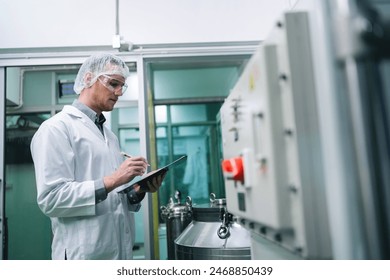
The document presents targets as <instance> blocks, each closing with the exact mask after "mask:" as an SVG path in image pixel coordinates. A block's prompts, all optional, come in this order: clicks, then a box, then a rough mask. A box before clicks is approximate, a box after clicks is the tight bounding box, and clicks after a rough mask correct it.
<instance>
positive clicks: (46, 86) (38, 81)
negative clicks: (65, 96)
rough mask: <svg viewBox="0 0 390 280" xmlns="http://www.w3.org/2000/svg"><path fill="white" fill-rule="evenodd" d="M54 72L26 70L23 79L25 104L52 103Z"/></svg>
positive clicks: (41, 104) (44, 104) (39, 104)
mask: <svg viewBox="0 0 390 280" xmlns="http://www.w3.org/2000/svg"><path fill="white" fill-rule="evenodd" d="M52 73H53V72H49V71H36V72H33V71H26V72H25V73H24V79H23V104H24V106H25V107H27V106H47V105H51V103H52V82H53V78H52V77H53V74H52Z"/></svg>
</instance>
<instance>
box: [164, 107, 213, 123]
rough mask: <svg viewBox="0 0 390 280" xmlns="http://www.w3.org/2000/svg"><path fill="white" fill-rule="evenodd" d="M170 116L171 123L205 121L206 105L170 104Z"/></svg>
mask: <svg viewBox="0 0 390 280" xmlns="http://www.w3.org/2000/svg"><path fill="white" fill-rule="evenodd" d="M171 118H172V123H184V122H199V121H206V120H207V113H206V105H203V104H201V105H172V106H171Z"/></svg>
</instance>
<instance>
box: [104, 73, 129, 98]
mask: <svg viewBox="0 0 390 280" xmlns="http://www.w3.org/2000/svg"><path fill="white" fill-rule="evenodd" d="M98 80H99V82H100V83H101V84H102V85H103V86H104V87H105V88H106V89H108V90H109V91H111V92H114V93H117V92H119V91H121V92H122V94H123V93H125V91H126V90H127V84H126V83H123V82H121V81H119V80H116V79H113V78H111V77H110V76H107V75H101V76H100V77H99V78H98Z"/></svg>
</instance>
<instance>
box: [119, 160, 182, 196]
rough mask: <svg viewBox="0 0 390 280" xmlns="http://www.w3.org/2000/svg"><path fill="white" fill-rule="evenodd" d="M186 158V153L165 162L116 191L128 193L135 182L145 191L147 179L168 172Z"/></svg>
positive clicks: (149, 179)
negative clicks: (163, 164)
mask: <svg viewBox="0 0 390 280" xmlns="http://www.w3.org/2000/svg"><path fill="white" fill-rule="evenodd" d="M186 159H187V155H185V156H182V157H180V158H178V159H176V160H174V161H172V162H171V163H169V164H167V165H165V166H163V167H161V168H159V169H156V170H154V171H151V172H149V173H147V174H145V175H144V176H139V177H136V178H135V179H133V180H132V181H131V182H130V184H128V185H126V186H124V187H121V188H120V189H119V188H118V190H117V192H118V193H128V192H129V191H130V190H132V189H133V186H134V185H135V184H138V185H140V187H141V190H143V191H145V192H146V191H147V190H148V182H149V181H151V180H153V178H155V177H157V176H160V175H161V174H164V173H165V172H168V171H169V169H170V168H172V167H175V166H176V165H178V164H180V163H182V162H183V161H184V160H186Z"/></svg>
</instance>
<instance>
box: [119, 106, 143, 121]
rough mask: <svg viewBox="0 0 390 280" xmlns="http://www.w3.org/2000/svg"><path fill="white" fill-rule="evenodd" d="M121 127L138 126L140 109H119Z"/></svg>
mask: <svg viewBox="0 0 390 280" xmlns="http://www.w3.org/2000/svg"><path fill="white" fill-rule="evenodd" d="M118 111H119V125H125V124H138V123H139V117H138V107H129V108H118Z"/></svg>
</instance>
